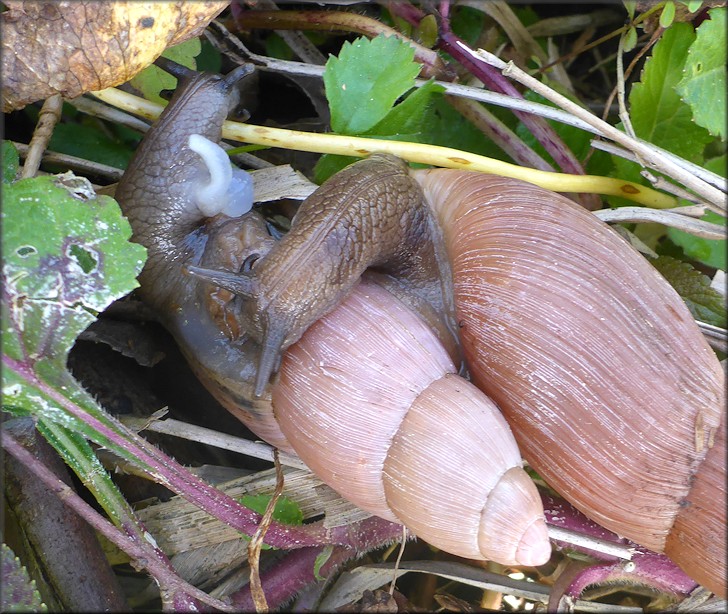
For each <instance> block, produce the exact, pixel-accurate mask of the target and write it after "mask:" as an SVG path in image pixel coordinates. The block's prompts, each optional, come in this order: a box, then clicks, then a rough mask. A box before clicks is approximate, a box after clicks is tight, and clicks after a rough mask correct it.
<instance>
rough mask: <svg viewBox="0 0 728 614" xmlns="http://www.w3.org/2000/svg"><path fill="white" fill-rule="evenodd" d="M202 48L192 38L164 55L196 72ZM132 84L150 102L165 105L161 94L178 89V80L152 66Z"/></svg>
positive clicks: (137, 76)
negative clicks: (197, 60)
mask: <svg viewBox="0 0 728 614" xmlns="http://www.w3.org/2000/svg"><path fill="white" fill-rule="evenodd" d="M201 48H202V47H201V43H200V39H199V38H191V39H189V40H187V41H185V42H184V43H180V44H179V45H175V46H174V47H169V48H168V49H166V50H165V51H164V53H163V54H162V55H163V56H164V57H165V58H168V59H170V60H173V61H174V62H177V64H182V66H186V67H187V68H191V69H192V70H195V69H196V67H197V65H196V63H195V58H196V57H197V56H198V55H199V53H200V50H201ZM130 83H131V84H132V85H133V86H134V87H135V88H137V89H138V90H140V91H141V92H142V94H144V97H145V98H147V99H148V100H152V101H154V102H160V103H163V104H164V103H166V101H165V100H164V99H163V98H162V97H161V96H160V95H159V93H160V92H161V91H163V90H173V89H174V88H175V87H177V78H176V77H173V76H172V75H170V74H169V73H168V72H165V71H164V70H162V69H161V68H158V67H157V66H154V65H153V64H152V65H151V66H147V67H146V68H145V69H144V70H143V71H142V72H140V73H139V74H138V75H136V76H135V77H134V78H133V79H132V80H131V81H130Z"/></svg>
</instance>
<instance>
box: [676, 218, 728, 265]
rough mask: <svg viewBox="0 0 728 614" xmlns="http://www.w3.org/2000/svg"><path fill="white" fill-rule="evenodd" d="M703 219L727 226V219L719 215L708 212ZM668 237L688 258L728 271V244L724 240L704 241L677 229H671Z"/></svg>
mask: <svg viewBox="0 0 728 614" xmlns="http://www.w3.org/2000/svg"><path fill="white" fill-rule="evenodd" d="M701 219H703V220H705V221H706V222H713V223H714V224H723V225H725V223H726V219H725V218H724V217H721V216H720V215H718V214H717V213H713V212H712V211H708V212H707V213H706V214H705V215H704V216H703V217H702V218H701ZM667 236H668V237H670V239H671V240H672V242H673V243H675V244H676V245H679V246H680V247H682V249H683V251H684V252H685V255H686V256H689V257H690V258H693V259H694V260H697V261H698V262H702V263H703V264H707V265H708V266H712V267H715V268H716V269H722V270H723V271H725V270H726V242H725V240H723V239H703V238H702V237H696V236H695V235H691V234H690V233H687V232H684V231H682V230H678V229H677V228H669V229H668V230H667Z"/></svg>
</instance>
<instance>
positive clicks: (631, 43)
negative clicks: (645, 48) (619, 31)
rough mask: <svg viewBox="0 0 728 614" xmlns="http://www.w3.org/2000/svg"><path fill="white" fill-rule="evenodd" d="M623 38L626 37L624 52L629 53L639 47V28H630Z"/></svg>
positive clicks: (623, 46)
mask: <svg viewBox="0 0 728 614" xmlns="http://www.w3.org/2000/svg"><path fill="white" fill-rule="evenodd" d="M622 36H623V37H624V40H623V41H622V50H623V51H624V52H625V53H629V52H630V51H632V49H634V48H635V47H636V46H637V28H635V27H634V26H630V27H629V28H627V31H626V32H625V33H624V34H623V35H622Z"/></svg>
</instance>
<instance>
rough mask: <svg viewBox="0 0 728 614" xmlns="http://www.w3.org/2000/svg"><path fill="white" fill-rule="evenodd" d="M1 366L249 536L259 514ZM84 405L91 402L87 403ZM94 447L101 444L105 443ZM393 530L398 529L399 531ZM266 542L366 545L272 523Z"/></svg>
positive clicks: (321, 530)
mask: <svg viewBox="0 0 728 614" xmlns="http://www.w3.org/2000/svg"><path fill="white" fill-rule="evenodd" d="M3 363H4V365H5V367H6V368H8V369H10V370H11V371H15V372H16V373H18V374H19V375H20V376H21V377H22V378H23V379H25V380H26V381H27V382H28V383H29V384H30V385H32V386H34V387H35V388H37V389H38V390H39V391H40V392H41V393H42V394H43V395H45V396H46V397H47V398H49V399H51V400H52V401H53V402H54V403H56V404H57V405H58V406H59V407H61V408H63V409H64V410H65V411H67V412H68V413H70V414H71V415H73V416H75V417H76V418H78V419H79V420H82V421H84V422H85V423H86V424H88V425H89V426H90V427H91V428H93V429H95V430H96V431H98V432H99V433H101V434H102V435H103V437H105V438H106V439H107V440H108V441H109V442H112V443H113V444H114V445H116V446H119V447H120V448H123V449H124V450H126V451H127V452H128V453H129V454H131V455H133V456H134V457H135V458H136V459H137V460H138V461H139V463H141V464H142V465H147V466H148V467H149V468H150V469H151V474H152V475H153V476H154V477H155V479H156V480H157V481H159V483H160V484H163V485H165V486H167V487H168V488H169V489H170V490H172V491H174V492H176V493H178V494H179V495H181V496H182V497H184V498H185V499H187V500H188V501H190V502H191V503H194V504H195V505H196V506H198V507H199V508H200V509H203V510H204V511H206V512H207V513H208V514H210V515H211V516H213V517H215V518H217V519H219V520H221V521H222V522H225V523H226V524H228V525H229V526H231V527H233V528H234V529H237V530H238V531H241V532H242V533H244V534H246V535H253V533H254V532H255V530H256V529H257V527H258V523H259V522H260V519H261V516H260V514H257V513H256V512H253V511H252V510H249V509H248V508H246V507H244V506H242V505H240V504H239V503H238V502H237V501H235V500H234V499H233V498H231V497H229V496H228V495H226V494H225V493H223V492H221V491H219V490H217V489H216V488H213V487H212V486H210V485H209V484H207V483H206V482H204V481H202V480H201V479H200V478H198V477H196V476H194V475H192V474H191V473H189V472H188V471H187V470H186V469H185V468H184V467H182V466H181V465H179V464H178V463H177V462H176V461H174V460H173V459H171V458H170V457H168V456H167V455H165V454H164V453H163V452H161V451H160V450H158V449H157V448H156V447H154V446H152V445H151V444H149V443H148V442H147V441H146V440H144V439H143V438H141V437H139V436H138V435H137V434H135V433H133V432H131V431H129V430H128V429H127V428H126V427H124V425H122V424H121V423H120V422H118V421H117V420H116V419H115V418H113V417H112V416H107V417H106V419H107V420H108V423H107V424H105V423H103V422H101V421H100V420H99V419H97V418H96V417H94V416H93V415H91V414H90V413H88V412H86V411H85V410H84V409H83V408H82V407H81V406H80V405H77V404H76V403H74V402H73V401H71V400H69V399H67V398H66V397H64V396H63V395H61V394H60V393H59V392H57V391H56V390H55V389H54V388H53V387H51V386H49V385H48V384H46V383H45V382H44V381H42V380H40V379H38V378H37V376H36V374H35V372H34V371H33V369H32V368H31V367H29V366H28V365H26V364H24V363H21V362H19V361H17V360H15V359H13V358H10V357H9V356H3ZM89 401H91V400H90V399H89ZM97 443H101V444H102V445H103V444H104V442H97ZM378 520H379V519H378ZM380 522H381V523H385V524H391V523H386V521H384V520H380ZM392 526H393V527H397V526H398V525H392ZM265 541H266V543H267V544H269V545H271V546H273V547H275V548H279V549H283V550H289V549H293V548H304V547H307V546H321V545H327V544H332V543H333V544H339V545H345V546H353V547H357V548H359V547H363V548H366V547H367V545H366V542H365V541H364V542H362V534H361V532H360V531H359V530H358V525H352V526H347V527H339V528H337V529H334V530H331V531H329V530H327V529H326V528H325V527H324V526H323V523H321V522H318V523H314V524H310V525H305V526H301V527H295V526H289V525H284V524H281V523H279V522H275V521H274V522H272V523H271V525H270V527H269V528H268V531H267V532H266V540H265Z"/></svg>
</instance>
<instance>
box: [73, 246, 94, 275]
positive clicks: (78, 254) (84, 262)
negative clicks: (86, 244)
mask: <svg viewBox="0 0 728 614" xmlns="http://www.w3.org/2000/svg"><path fill="white" fill-rule="evenodd" d="M69 254H70V255H71V256H72V257H73V258H74V259H75V260H76V262H77V263H78V266H80V267H81V270H82V271H83V272H84V273H90V272H91V271H93V270H94V269H95V268H96V265H97V264H98V262H97V260H96V258H94V255H93V254H92V253H91V252H90V251H88V250H86V249H84V248H83V247H81V246H80V245H71V248H70V249H69Z"/></svg>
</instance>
